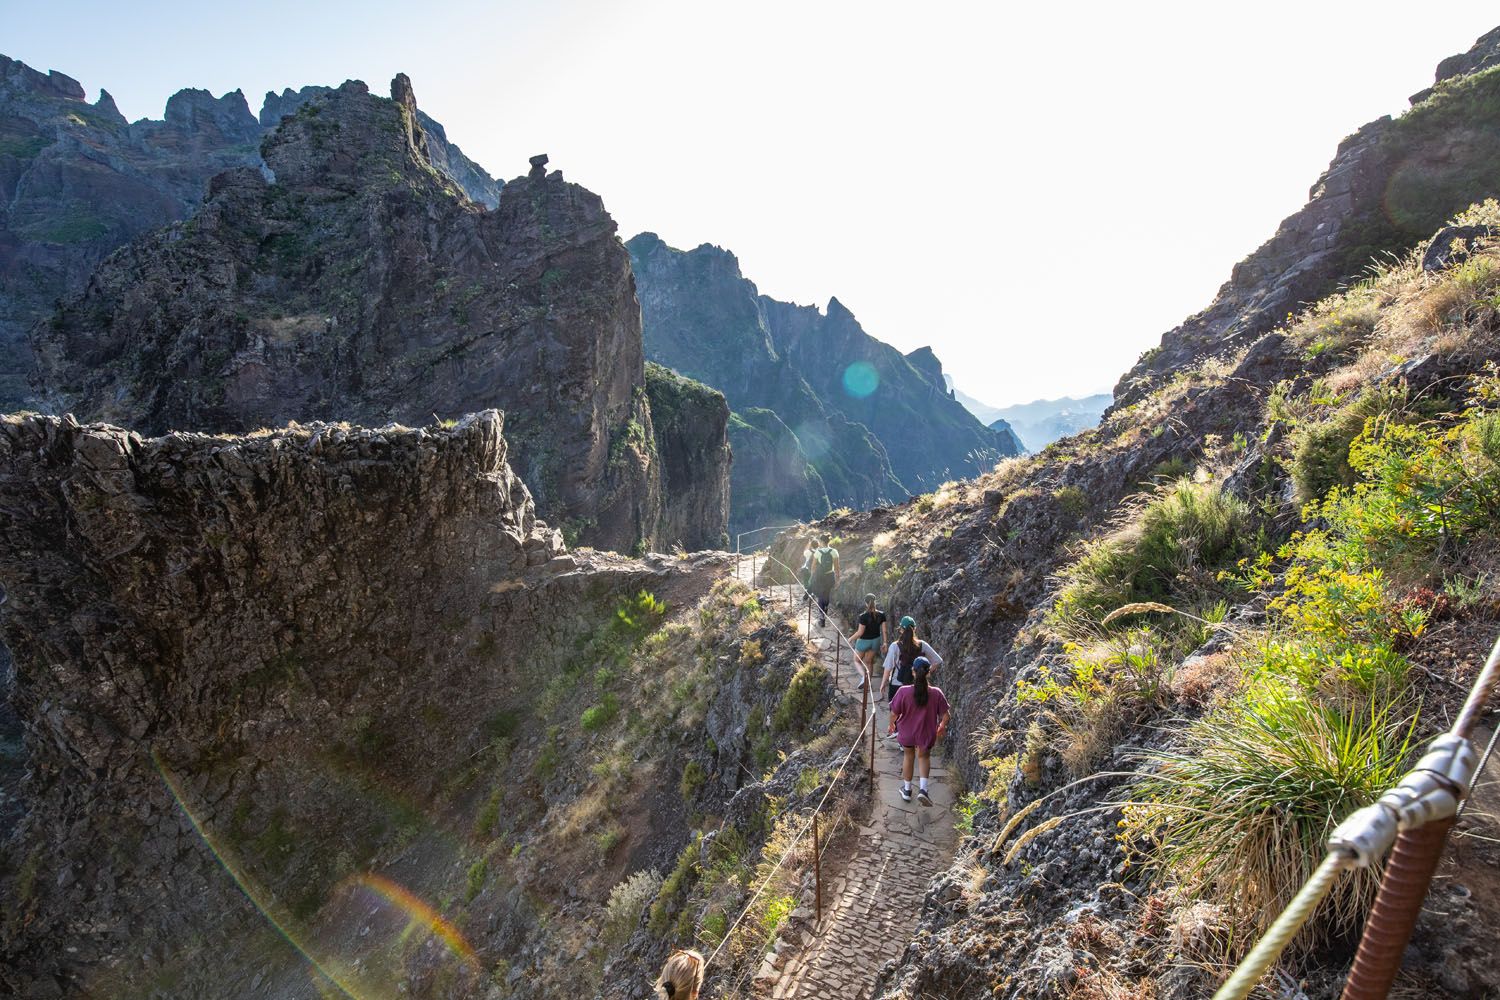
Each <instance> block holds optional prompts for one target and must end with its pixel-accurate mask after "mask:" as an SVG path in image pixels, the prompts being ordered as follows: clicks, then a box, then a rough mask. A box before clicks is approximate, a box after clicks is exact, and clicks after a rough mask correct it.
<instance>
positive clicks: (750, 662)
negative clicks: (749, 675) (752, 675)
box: [740, 639, 766, 670]
mask: <svg viewBox="0 0 1500 1000" xmlns="http://www.w3.org/2000/svg"><path fill="white" fill-rule="evenodd" d="M765 662H766V652H765V650H764V649H763V648H762V647H761V643H760V640H759V639H746V640H745V641H744V642H742V643H740V666H741V667H743V668H744V669H746V670H753V669H754V668H756V667H758V666H760V665H761V664H762V663H765Z"/></svg>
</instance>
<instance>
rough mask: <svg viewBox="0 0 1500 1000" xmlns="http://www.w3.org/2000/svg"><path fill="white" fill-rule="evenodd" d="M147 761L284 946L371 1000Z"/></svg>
mask: <svg viewBox="0 0 1500 1000" xmlns="http://www.w3.org/2000/svg"><path fill="white" fill-rule="evenodd" d="M151 762H152V763H153V764H154V765H156V773H157V774H160V775H161V780H162V782H163V783H164V784H165V785H166V786H167V791H169V792H170V793H171V794H172V798H173V799H175V800H176V802H177V808H179V809H181V810H182V814H183V815H184V816H186V817H187V821H188V823H190V824H191V825H192V827H193V831H194V832H195V833H197V834H198V837H199V839H201V840H202V841H203V844H204V846H206V847H207V848H208V850H209V853H210V854H212V855H213V856H214V859H215V860H217V861H218V862H219V864H220V865H221V866H223V868H224V871H226V872H227V873H228V874H229V877H230V878H231V879H233V880H234V884H235V885H237V886H239V889H240V892H242V893H244V894H245V898H246V899H248V900H250V903H251V905H253V906H254V907H255V908H256V909H257V910H259V911H260V914H261V916H263V917H264V918H265V919H266V922H267V923H269V924H270V925H271V926H272V927H274V928H276V932H277V933H278V934H280V935H281V936H282V937H283V938H284V939H286V943H287V944H289V945H291V946H292V948H293V949H295V950H296V952H297V953H298V954H299V955H301V956H302V957H303V958H304V959H306V960H307V962H308V963H309V964H310V965H311V966H312V967H313V968H314V969H317V970H318V972H319V974H321V975H322V977H323V978H324V979H325V980H327V981H328V982H329V983H331V984H333V985H334V986H335V987H337V988H338V990H339V992H341V993H343V994H344V996H346V997H348V998H349V1000H372V997H371V994H368V993H362V992H360V991H359V990H358V989H357V988H356V987H355V986H354V984H352V983H350V982H349V981H348V977H347V975H346V974H345V973H344V972H343V971H342V970H340V969H339V968H337V966H336V964H335V963H333V962H331V961H328V960H326V959H320V958H319V957H318V956H316V955H314V954H313V953H312V951H311V950H310V949H309V948H308V947H307V946H306V945H305V944H304V943H303V942H302V940H301V939H300V938H301V935H299V934H297V933H295V932H294V931H293V924H294V921H293V919H292V917H291V914H290V913H288V912H287V911H286V910H285V909H284V908H283V907H282V906H280V905H279V904H278V903H277V902H276V899H275V897H274V896H272V895H271V893H269V892H267V891H266V890H265V889H264V888H262V887H261V886H259V885H257V884H256V882H255V880H254V879H252V878H251V877H250V875H249V874H248V873H247V872H246V871H245V870H244V868H243V867H242V866H241V865H240V864H239V863H238V860H237V859H236V858H235V857H234V854H233V852H232V851H230V850H229V848H228V847H227V846H226V845H224V844H221V843H219V842H218V841H217V839H216V838H214V837H213V836H211V835H210V834H209V832H208V828H207V827H205V826H204V825H203V821H202V820H201V819H199V818H198V814H197V813H196V812H194V811H193V809H192V807H190V806H189V805H188V802H187V796H186V795H184V794H183V791H182V787H181V785H180V784H179V783H178V781H177V779H176V778H174V777H173V776H172V774H171V772H170V771H168V770H167V768H166V765H165V764H163V763H162V760H161V756H160V755H159V754H158V753H157V752H156V751H155V750H154V749H153V750H152V751H151Z"/></svg>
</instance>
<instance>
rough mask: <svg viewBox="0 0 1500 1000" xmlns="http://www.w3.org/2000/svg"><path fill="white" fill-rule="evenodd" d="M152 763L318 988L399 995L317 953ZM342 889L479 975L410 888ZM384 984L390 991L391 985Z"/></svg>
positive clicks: (379, 882) (447, 926) (357, 998)
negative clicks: (389, 912) (360, 892)
mask: <svg viewBox="0 0 1500 1000" xmlns="http://www.w3.org/2000/svg"><path fill="white" fill-rule="evenodd" d="M151 760H152V763H153V764H154V765H155V766H156V771H157V773H158V774H160V775H161V778H162V782H163V783H164V784H165V785H166V787H167V790H168V791H169V792H170V793H171V795H172V798H173V799H174V800H175V801H176V803H177V807H178V808H179V809H181V810H182V814H183V815H184V816H185V817H187V821H188V823H190V824H191V825H192V828H193V831H194V832H195V833H197V835H198V837H199V839H201V840H202V841H203V843H204V845H205V846H206V847H207V848H208V850H209V853H211V854H212V855H213V857H214V859H215V860H216V861H218V862H219V864H220V865H221V866H222V867H223V869H224V871H225V872H227V873H228V875H229V877H230V878H231V879H233V880H234V884H235V885H236V886H238V887H239V890H240V891H241V892H242V893H244V894H245V898H246V899H248V900H250V903H251V904H252V905H253V906H254V907H255V908H256V910H258V911H259V912H260V914H261V916H262V917H264V918H265V920H266V922H267V923H269V924H270V925H271V926H272V927H273V928H275V930H276V932H277V933H278V934H280V935H281V937H282V938H283V939H285V941H286V942H287V944H289V945H291V946H292V948H293V949H294V950H295V951H296V952H297V953H298V954H299V955H301V956H302V957H303V958H304V959H305V960H306V961H307V962H308V964H309V965H311V966H312V970H309V972H310V974H311V973H312V972H313V970H316V972H315V974H314V982H315V983H318V982H321V983H326V984H328V986H330V987H332V988H333V989H336V990H337V991H338V993H339V994H342V995H343V996H344V997H347V998H348V1000H386V998H388V997H392V996H393V995H394V994H393V993H392V991H391V990H390V989H382V988H380V987H379V986H376V985H372V984H370V983H369V982H368V981H367V980H368V978H369V975H370V974H371V973H372V970H369V969H365V970H359V969H358V968H357V967H355V968H351V967H349V966H348V965H347V964H346V963H344V962H341V961H339V960H337V959H334V958H331V957H329V956H327V955H321V954H318V953H316V952H315V951H314V950H313V948H312V946H311V944H310V943H309V942H308V940H307V935H306V934H305V933H303V931H302V930H301V928H299V926H298V922H297V920H296V919H295V918H293V917H292V915H291V913H290V912H289V911H288V910H287V909H286V908H285V907H283V906H281V905H280V904H279V903H278V902H277V901H276V897H275V895H274V894H273V893H271V892H270V891H268V890H267V889H265V888H264V887H263V886H261V885H260V884H258V883H257V882H256V881H255V879H254V878H252V877H251V876H250V874H249V873H248V872H247V871H246V870H245V868H244V866H243V865H242V864H240V863H239V860H238V859H237V858H236V857H235V855H234V852H233V851H232V850H230V849H229V847H228V846H227V845H225V844H223V843H221V842H220V841H219V840H218V839H217V838H215V837H214V836H213V835H212V834H211V832H210V831H209V829H208V828H207V827H206V826H205V824H204V823H203V821H202V819H201V818H200V817H199V816H198V814H197V813H196V812H195V811H194V810H193V808H192V807H191V806H190V805H189V804H188V797H187V795H186V794H185V792H184V790H183V788H182V785H181V783H180V782H179V781H178V780H177V778H175V777H174V776H173V775H172V773H171V772H170V771H169V770H168V769H167V767H166V765H165V764H164V763H163V762H162V760H161V757H160V756H159V755H158V754H157V753H156V751H154V750H153V751H152V753H151ZM339 888H340V889H345V888H348V889H364V890H367V891H369V892H372V893H374V894H375V895H377V896H378V897H380V898H381V899H382V900H384V901H386V902H387V903H389V904H390V905H391V906H394V907H395V908H396V909H398V910H400V911H401V913H402V914H403V915H405V917H406V931H405V932H404V933H403V935H402V936H403V938H404V937H405V936H407V935H408V934H410V933H412V932H413V931H425V932H427V933H429V934H430V935H432V937H434V938H436V939H437V940H439V941H441V942H442V943H443V946H444V947H445V948H446V949H447V950H448V952H449V953H450V954H451V955H453V956H454V957H455V958H457V959H458V960H460V961H461V962H463V963H464V964H465V965H467V966H469V967H470V968H471V969H473V970H475V971H476V972H477V971H479V969H480V963H479V956H478V955H477V954H476V953H475V951H474V948H473V947H472V946H471V945H470V944H469V942H468V941H467V940H465V939H464V936H463V934H462V933H461V932H460V931H459V930H458V928H457V927H455V926H454V925H453V924H452V923H451V922H450V921H448V920H447V919H445V918H444V917H443V916H442V915H441V914H439V913H438V912H437V911H436V910H435V909H433V908H432V907H431V906H429V905H428V904H427V903H426V902H424V901H423V900H422V899H421V898H420V897H418V896H417V895H416V894H414V893H413V892H412V891H411V890H409V889H407V888H406V887H405V886H402V885H400V884H399V883H397V882H395V881H393V880H391V879H389V878H386V877H385V876H383V875H376V874H374V873H365V874H362V875H352V876H350V877H349V878H347V879H345V880H344V881H343V882H342V883H340V885H339ZM334 895H337V893H335V894H334ZM361 972H364V973H365V975H364V976H363V978H364V979H365V980H366V981H364V982H361V981H360V979H361V975H360V973H361ZM381 985H383V986H388V985H389V984H381ZM325 992H326V991H325Z"/></svg>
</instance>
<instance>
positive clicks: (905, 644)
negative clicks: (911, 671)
mask: <svg viewBox="0 0 1500 1000" xmlns="http://www.w3.org/2000/svg"><path fill="white" fill-rule="evenodd" d="M896 645H897V646H899V647H900V649H901V663H902V665H903V666H910V665H911V664H913V663H915V662H916V659H917V657H918V656H920V655H921V654H922V643H921V640H919V639H918V638H917V627H916V626H915V625H907V626H905V627H904V628H902V629H901V637H900V638H899V639H897V640H896Z"/></svg>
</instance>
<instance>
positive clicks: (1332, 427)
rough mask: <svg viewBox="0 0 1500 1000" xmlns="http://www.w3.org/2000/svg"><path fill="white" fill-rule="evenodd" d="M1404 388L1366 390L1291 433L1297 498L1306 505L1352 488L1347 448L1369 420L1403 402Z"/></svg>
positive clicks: (1354, 477) (1353, 476) (1354, 475)
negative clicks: (1336, 489)
mask: <svg viewBox="0 0 1500 1000" xmlns="http://www.w3.org/2000/svg"><path fill="white" fill-rule="evenodd" d="M1405 399H1406V393H1405V390H1404V389H1393V388H1388V387H1387V388H1375V389H1368V390H1366V391H1364V392H1362V393H1360V394H1359V395H1358V396H1356V397H1355V398H1354V400H1353V401H1351V402H1350V403H1348V404H1347V405H1345V406H1344V407H1342V408H1341V409H1339V410H1337V411H1336V412H1335V413H1334V414H1333V415H1332V416H1331V417H1329V418H1328V419H1326V420H1320V421H1306V422H1302V423H1299V424H1297V425H1296V427H1295V428H1293V430H1292V435H1291V447H1292V458H1291V462H1290V465H1289V468H1288V472H1289V473H1290V474H1291V477H1292V484H1293V485H1294V486H1295V487H1296V488H1297V497H1298V499H1299V500H1301V501H1302V502H1304V503H1306V502H1308V501H1310V500H1316V499H1318V498H1319V497H1321V496H1323V495H1325V494H1326V493H1327V492H1328V491H1329V490H1331V489H1333V488H1334V487H1335V486H1352V485H1353V484H1354V483H1355V482H1357V481H1358V479H1359V476H1358V474H1357V473H1356V472H1355V470H1354V467H1353V466H1352V465H1350V464H1349V446H1350V445H1351V444H1353V443H1354V439H1355V438H1357V437H1359V435H1360V433H1361V432H1362V431H1364V429H1365V425H1366V423H1368V422H1369V421H1370V420H1371V419H1372V418H1383V417H1387V416H1389V415H1390V414H1392V413H1393V412H1396V411H1397V410H1399V408H1400V407H1401V406H1402V404H1403V403H1404V402H1405Z"/></svg>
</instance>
